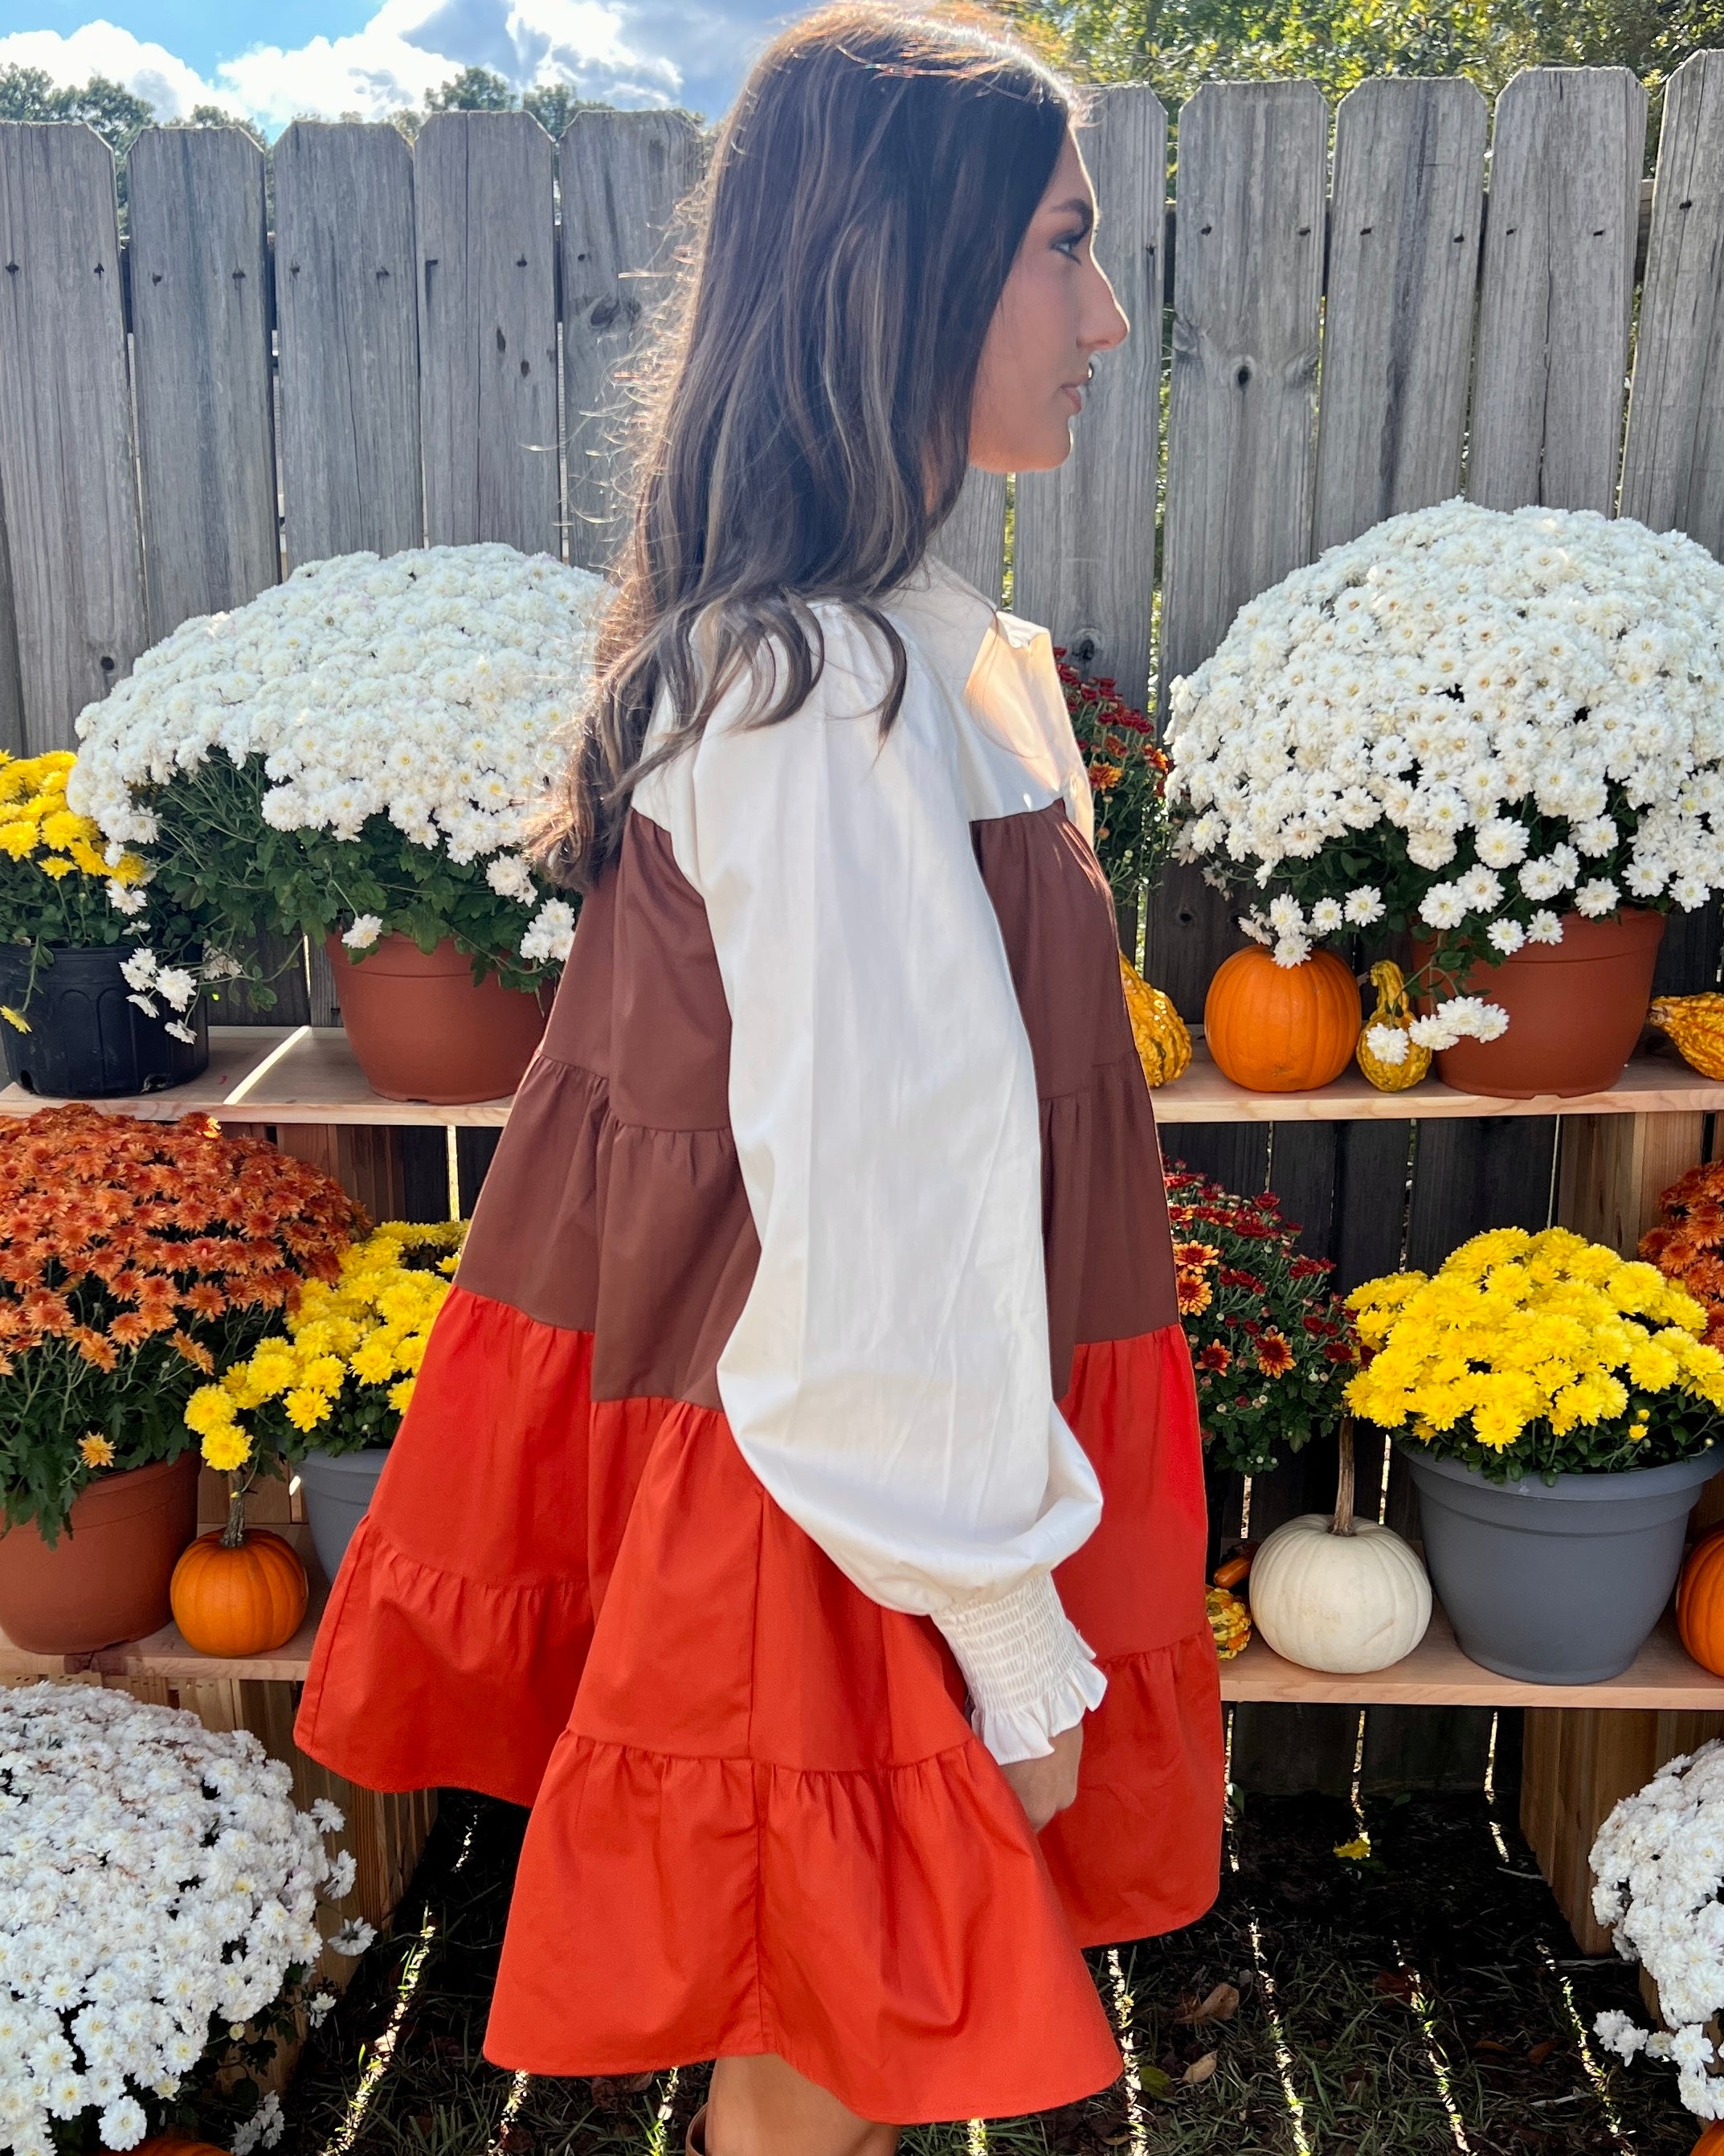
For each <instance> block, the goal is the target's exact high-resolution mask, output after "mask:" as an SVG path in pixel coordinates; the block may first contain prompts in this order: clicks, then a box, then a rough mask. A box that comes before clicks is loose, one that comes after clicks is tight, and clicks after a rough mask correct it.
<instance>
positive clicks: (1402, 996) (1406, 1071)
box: [1354, 958, 1431, 1093]
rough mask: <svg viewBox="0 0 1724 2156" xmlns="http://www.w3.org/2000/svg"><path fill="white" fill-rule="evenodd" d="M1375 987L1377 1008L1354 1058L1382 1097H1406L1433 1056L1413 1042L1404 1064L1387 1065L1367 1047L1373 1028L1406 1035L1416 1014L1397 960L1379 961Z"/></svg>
mask: <svg viewBox="0 0 1724 2156" xmlns="http://www.w3.org/2000/svg"><path fill="white" fill-rule="evenodd" d="M1371 985H1372V987H1373V988H1375V989H1376V991H1377V1008H1376V1009H1375V1010H1374V1011H1373V1012H1372V1014H1371V1015H1370V1017H1369V1018H1367V1019H1366V1021H1365V1023H1364V1024H1363V1025H1362V1027H1361V1028H1360V1029H1359V1045H1358V1047H1357V1049H1356V1050H1354V1054H1355V1055H1356V1056H1357V1060H1358V1065H1359V1068H1360V1070H1362V1071H1363V1072H1364V1074H1365V1075H1366V1076H1367V1078H1368V1079H1369V1080H1370V1081H1371V1083H1372V1084H1373V1086H1375V1087H1376V1088H1377V1090H1378V1092H1379V1093H1404V1092H1405V1091H1406V1090H1407V1088H1408V1086H1416V1085H1417V1084H1418V1083H1419V1080H1420V1079H1421V1078H1423V1077H1424V1074H1425V1073H1426V1071H1427V1070H1429V1069H1430V1067H1431V1052H1430V1050H1429V1049H1428V1048H1421V1047H1420V1046H1419V1044H1418V1042H1417V1041H1415V1040H1413V1039H1408V1043H1407V1055H1406V1060H1404V1061H1403V1062H1401V1063H1386V1062H1384V1060H1383V1058H1382V1057H1381V1056H1380V1055H1373V1053H1372V1051H1371V1050H1370V1049H1368V1048H1367V1046H1366V1045H1365V1042H1366V1037H1367V1034H1369V1033H1370V1030H1371V1029H1372V1027H1373V1025H1387V1026H1393V1028H1394V1029H1395V1030H1396V1031H1397V1032H1398V1033H1406V1032H1408V1029H1409V1028H1410V1027H1411V1025H1412V1024H1413V1010H1412V1007H1411V1005H1410V1004H1408V1001H1407V983H1406V981H1405V979H1404V978H1403V976H1402V973H1401V969H1400V968H1399V967H1398V965H1396V963H1395V962H1394V961H1393V959H1392V958H1380V959H1378V962H1377V963H1376V964H1375V965H1374V966H1373V968H1371Z"/></svg>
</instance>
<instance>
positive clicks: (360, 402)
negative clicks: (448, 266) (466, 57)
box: [274, 120, 425, 568]
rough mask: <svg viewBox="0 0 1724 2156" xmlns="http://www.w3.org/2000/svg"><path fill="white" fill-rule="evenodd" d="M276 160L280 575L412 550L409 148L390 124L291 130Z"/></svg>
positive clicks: (413, 325) (415, 352) (417, 538)
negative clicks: (333, 560) (283, 559)
mask: <svg viewBox="0 0 1724 2156" xmlns="http://www.w3.org/2000/svg"><path fill="white" fill-rule="evenodd" d="M274 162H275V308H276V319H277V321H278V323H279V325H280V367H281V485H282V497H283V504H284V507H285V514H286V519H287V523H286V541H287V564H288V567H290V568H293V567H296V566H297V565H298V564H299V563H300V562H321V561H326V560H327V559H328V558H329V557H330V556H331V555H332V554H351V553H355V552H358V551H359V550H361V549H362V548H368V549H369V550H370V551H372V552H374V553H378V554H393V553H397V552H399V551H400V549H401V548H402V547H417V546H418V545H419V543H420V542H421V541H422V540H423V537H424V531H425V524H424V507H423V480H422V478H421V475H420V470H419V317H418V304H417V302H416V300H415V298H414V290H415V286H416V284H417V281H418V280H417V274H416V269H415V261H416V257H415V252H414V240H413V151H411V150H410V149H409V148H408V145H407V142H406V141H405V139H404V137H403V136H402V135H401V134H400V133H399V132H398V131H397V130H396V129H395V128H393V127H389V126H376V127H372V126H357V125H354V124H351V123H343V124H341V125H337V126H326V124H325V123H323V122H322V121H311V120H297V121H295V122H294V124H293V126H291V127H290V128H289V129H288V130H287V131H286V132H285V134H284V135H283V136H282V137H281V139H280V141H278V142H277V143H276V145H275V151H274Z"/></svg>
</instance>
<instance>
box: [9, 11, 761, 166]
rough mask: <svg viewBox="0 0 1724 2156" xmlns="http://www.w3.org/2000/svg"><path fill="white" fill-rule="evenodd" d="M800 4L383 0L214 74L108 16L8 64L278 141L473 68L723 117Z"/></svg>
mask: <svg viewBox="0 0 1724 2156" xmlns="http://www.w3.org/2000/svg"><path fill="white" fill-rule="evenodd" d="M246 12H248V13H249V11H246ZM798 12H799V10H798V9H797V8H790V9H788V10H787V11H785V12H784V13H772V14H771V15H770V16H769V15H768V14H767V11H766V8H765V7H764V6H763V5H762V0H382V6H380V7H379V8H378V9H377V13H375V14H374V15H373V16H372V18H371V20H370V21H369V22H368V23H367V24H366V25H365V28H363V29H362V30H358V31H356V32H355V33H352V34H351V35H350V36H347V37H340V38H327V37H316V38H310V40H308V41H307V42H306V43H305V44H302V45H298V46H295V47H294V48H292V49H284V48H283V47H281V46H280V45H255V46H253V47H252V48H251V49H249V50H247V51H245V52H243V53H240V54H237V55H235V56H234V57H233V58H232V59H223V60H222V61H220V62H219V63H218V65H217V68H216V70H215V79H214V80H213V82H211V81H207V80H205V79H204V78H203V76H201V75H199V74H198V73H197V72H196V70H195V69H192V68H190V67H188V66H187V64H186V63H185V62H184V61H183V60H180V59H176V58H175V57H174V55H173V54H172V53H170V52H169V51H167V49H166V48H165V47H163V46H162V45H157V44H143V43H141V42H140V40H139V39H138V38H135V37H134V36H133V35H132V33H131V31H129V30H122V29H119V28H115V25H114V24H113V23H107V22H100V21H97V22H92V23H85V25H84V26H83V28H81V29H78V30H74V31H73V32H72V33H70V35H69V36H62V35H60V33H59V32H57V31H54V30H21V31H18V32H15V33H13V35H11V36H9V37H0V66H4V65H5V64H7V63H8V61H15V62H16V63H18V64H19V65H21V66H26V67H38V68H41V69H43V70H44V72H45V73H46V74H49V76H51V77H52V78H53V80H54V81H55V82H57V83H81V82H84V81H85V80H88V79H89V77H90V75H91V74H106V75H111V76H112V77H113V78H114V79H115V80H116V81H119V82H122V83H124V84H125V85H126V88H127V89H129V90H132V91H134V92H135V93H136V95H138V96H140V97H145V98H147V99H148V100H149V101H150V102H151V105H154V106H155V108H156V112H157V114H158V115H160V117H161V118H162V119H164V120H172V119H179V118H182V117H183V116H184V115H185V114H186V113H187V112H188V111H189V110H191V108H192V105H222V106H223V107H224V108H226V109H227V110H232V111H235V112H243V113H244V114H246V115H248V116H249V117H250V118H251V119H253V120H255V121H257V122H258V123H259V125H260V126H262V127H264V130H265V131H267V132H268V133H269V134H270V135H272V136H273V135H274V134H275V133H276V132H277V131H279V130H280V128H281V127H283V126H285V125H286V123H287V122H288V121H290V120H291V119H292V118H293V117H294V116H295V115H296V114H299V113H309V114H312V115H318V116H321V117H324V118H330V119H333V118H334V117H335V116H336V115H338V114H340V113H343V112H357V113H358V114H360V115H362V117H364V118H367V119H382V117H383V116H384V115H386V114H387V113H389V112H392V111H393V110H397V109H398V107H399V106H401V105H418V104H419V103H421V102H422V101H423V98H424V96H425V94H426V92H427V91H428V90H436V89H439V88H440V87H441V86H442V85H444V83H445V82H447V81H448V80H449V77H450V76H451V75H453V74H458V73H459V70H460V69H462V68H464V67H485V68H490V69H493V70H494V71H495V73H497V74H500V75H502V76H503V77H504V78H505V80H506V81H507V82H508V83H509V84H510V85H511V87H512V88H514V89H516V90H526V89H528V88H530V87H531V85H533V84H535V83H539V82H553V81H562V82H567V83H568V84H570V85H572V87H573V89H574V90H576V92H577V94H578V95H581V96H582V97H593V98H603V99H604V100H606V101H607V102H608V103H610V104H613V105H623V106H625V107H629V108H631V109H634V108H641V107H664V106H674V105H687V106H692V107H694V108H695V109H698V110H702V111H704V112H705V113H706V116H707V118H708V119H709V120H713V119H716V118H717V116H718V115H719V114H720V113H721V112H722V111H723V110H724V109H725V107H726V105H728V104H729V103H730V100H731V98H732V97H733V96H734V95H735V93H736V88H737V86H738V85H739V84H740V82H741V76H742V74H743V73H744V72H745V71H746V69H747V64H748V61H749V59H751V58H752V54H753V53H754V52H755V51H757V49H759V47H760V46H761V45H762V44H764V43H765V42H766V40H767V38H768V37H770V36H771V35H772V33H773V32H774V31H775V30H776V29H777V27H778V26H779V25H780V24H781V23H784V22H786V21H788V20H790V19H791V18H792V17H793V15H794V14H796V13H798Z"/></svg>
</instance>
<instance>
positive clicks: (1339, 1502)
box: [1329, 1415, 1353, 1535]
mask: <svg viewBox="0 0 1724 2156" xmlns="http://www.w3.org/2000/svg"><path fill="white" fill-rule="evenodd" d="M1329 1532H1330V1533H1331V1534H1332V1535H1350V1534H1351V1533H1352V1532H1353V1425H1352V1417H1351V1416H1350V1415H1343V1416H1342V1422H1341V1473H1340V1476H1339V1477H1338V1479H1337V1481H1336V1485H1335V1524H1334V1526H1333V1527H1331V1528H1330V1530H1329Z"/></svg>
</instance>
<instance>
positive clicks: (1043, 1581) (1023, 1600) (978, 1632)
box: [934, 1572, 1107, 1766]
mask: <svg viewBox="0 0 1724 2156" xmlns="http://www.w3.org/2000/svg"><path fill="white" fill-rule="evenodd" d="M934 1622H935V1623H936V1625H938V1626H939V1628H940V1630H941V1631H942V1634H944V1635H945V1638H946V1642H947V1645H948V1646H949V1647H950V1648H951V1649H952V1653H953V1654H954V1655H956V1656H957V1666H958V1667H959V1668H960V1669H961V1670H962V1671H963V1673H964V1681H965V1682H966V1683H967V1685H968V1686H969V1688H970V1720H971V1722H972V1725H973V1727H974V1728H975V1731H976V1734H977V1736H978V1737H979V1738H981V1739H982V1742H983V1743H984V1744H985V1745H986V1746H987V1747H988V1750H989V1751H990V1752H991V1753H993V1756H994V1758H996V1759H998V1761H999V1763H1000V1764H1001V1765H1002V1766H1008V1765H1010V1764H1011V1763H1012V1762H1013V1760H1016V1759H1041V1758H1046V1757H1047V1755H1048V1753H1050V1752H1051V1751H1052V1750H1053V1748H1054V1738H1056V1737H1057V1736H1058V1735H1059V1734H1060V1731H1061V1730H1063V1729H1070V1728H1073V1727H1075V1726H1076V1724H1077V1723H1078V1722H1081V1721H1082V1720H1083V1718H1084V1717H1085V1714H1087V1713H1088V1712H1090V1710H1091V1709H1092V1708H1094V1707H1099V1706H1100V1705H1101V1695H1102V1693H1103V1692H1104V1691H1106V1689H1107V1680H1106V1677H1104V1676H1102V1674H1101V1671H1100V1670H1099V1669H1097V1668H1096V1666H1095V1655H1094V1654H1093V1653H1092V1652H1091V1651H1090V1647H1089V1645H1088V1644H1087V1643H1086V1642H1085V1640H1084V1639H1083V1637H1082V1636H1081V1635H1080V1633H1079V1631H1078V1630H1077V1627H1076V1626H1075V1625H1074V1624H1073V1623H1072V1621H1071V1620H1070V1618H1069V1617H1068V1616H1067V1615H1066V1614H1065V1610H1064V1609H1062V1608H1061V1607H1060V1594H1059V1590H1058V1589H1057V1588H1056V1587H1055V1586H1054V1582H1053V1578H1052V1576H1051V1575H1050V1574H1049V1573H1045V1572H1037V1573H1031V1574H1030V1576H1029V1578H1028V1579H1026V1580H1025V1581H1024V1584H1022V1585H1021V1586H1019V1587H1014V1588H1013V1589H1012V1591H1011V1592H1010V1594H1002V1595H998V1596H996V1597H995V1598H994V1599H993V1600H991V1601H986V1602H969V1603H963V1604H959V1605H958V1606H957V1608H955V1609H943V1610H941V1611H938V1612H937V1613H936V1615H935V1618H934Z"/></svg>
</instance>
